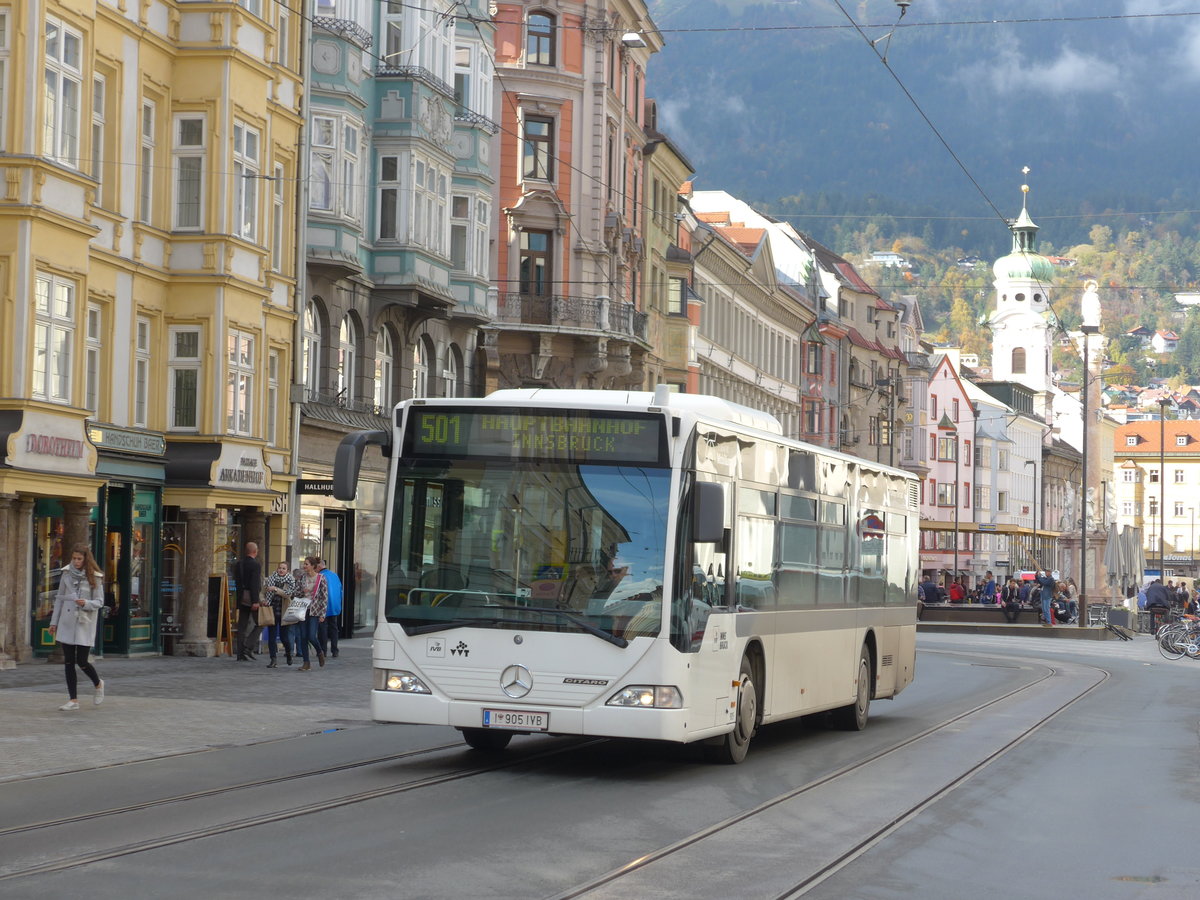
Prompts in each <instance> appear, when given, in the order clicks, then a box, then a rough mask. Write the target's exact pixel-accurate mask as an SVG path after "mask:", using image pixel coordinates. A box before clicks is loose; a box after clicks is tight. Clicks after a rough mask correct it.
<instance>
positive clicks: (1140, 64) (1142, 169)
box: [648, 0, 1200, 251]
mask: <svg viewBox="0 0 1200 900" xmlns="http://www.w3.org/2000/svg"><path fill="white" fill-rule="evenodd" d="M841 5H842V6H843V7H844V8H845V9H846V10H847V11H848V12H849V13H850V15H851V16H853V17H854V19H855V20H856V21H857V22H858V23H860V25H862V33H860V32H859V31H857V30H855V29H854V28H853V27H850V26H849V22H848V21H847V18H846V16H845V15H844V14H843V12H842V11H841V9H839V6H838V3H837V2H836V0H797V2H778V3H770V4H763V3H757V4H756V3H744V2H737V0H729V2H726V3H720V2H715V0H657V2H652V3H651V10H652V14H653V15H654V17H655V22H656V24H657V25H658V26H659V28H660V30H662V31H663V33H664V36H665V37H666V41H667V46H666V49H665V50H664V51H663V52H662V53H660V54H657V55H656V57H655V58H654V59H653V60H652V63H651V69H650V73H649V81H648V83H649V85H650V91H651V93H652V95H653V96H654V97H655V99H656V100H657V101H658V104H659V125H660V128H662V130H664V131H665V132H667V133H668V134H670V135H671V137H672V138H673V139H674V140H675V141H676V142H677V143H678V144H679V145H680V146H681V147H682V148H683V149H684V150H685V152H686V153H687V154H688V156H689V157H690V158H691V159H692V161H693V162H694V163H695V164H696V165H697V167H698V169H699V172H698V178H697V187H698V188H701V189H703V188H724V189H727V190H730V191H732V192H734V193H737V194H739V195H740V196H742V197H744V198H746V199H748V200H752V201H756V202H759V203H762V204H764V205H765V206H766V207H767V208H771V207H772V204H775V203H776V201H778V200H779V198H781V197H786V196H795V197H798V198H799V201H800V202H798V203H797V206H799V207H804V206H815V205H820V204H823V205H824V206H825V207H826V208H828V209H830V210H832V211H833V212H834V213H840V212H847V211H852V212H866V211H868V203H867V201H868V198H873V199H872V201H871V202H872V203H873V204H874V205H873V206H872V207H871V208H875V209H881V210H884V211H886V212H890V213H893V214H909V215H912V214H918V215H920V214H921V212H922V211H924V212H925V214H932V213H933V211H935V210H936V211H937V215H938V216H953V217H962V218H957V219H954V220H953V221H948V220H945V219H938V220H936V221H933V220H931V221H933V229H934V232H935V234H933V235H931V237H933V238H934V239H938V240H939V242H943V243H954V244H961V245H963V246H965V247H968V248H971V247H973V246H979V245H976V244H975V241H974V238H975V237H976V236H978V237H979V239H980V240H983V241H984V243H983V244H982V246H981V249H990V250H992V251H994V250H995V249H996V246H995V234H996V231H995V229H996V225H997V224H999V223H998V221H997V218H998V217H997V213H996V210H994V209H993V208H992V206H991V205H990V204H994V205H995V207H997V208H998V210H999V213H1001V214H1003V215H1005V216H1012V215H1015V214H1016V212H1017V210H1018V209H1019V205H1020V202H1021V195H1020V193H1019V185H1020V184H1021V183H1022V181H1028V183H1029V184H1030V185H1031V186H1032V188H1033V194H1032V197H1031V210H1032V212H1033V214H1034V218H1035V219H1036V220H1037V221H1038V222H1039V224H1042V225H1043V226H1045V225H1046V224H1047V221H1048V220H1049V219H1050V218H1052V217H1053V216H1056V215H1067V216H1070V215H1075V214H1079V213H1085V214H1092V213H1098V212H1101V211H1104V210H1108V209H1113V210H1121V211H1128V212H1150V213H1153V212H1155V211H1158V210H1178V209H1188V210H1191V209H1196V208H1200V202H1198V200H1197V191H1198V188H1200V167H1197V166H1196V165H1195V164H1194V162H1192V160H1191V156H1192V155H1193V151H1192V147H1194V146H1195V145H1196V141H1197V138H1198V137H1200V119H1198V118H1197V117H1196V116H1195V115H1194V114H1193V110H1194V94H1195V91H1196V88H1197V84H1198V83H1200V15H1182V14H1181V13H1187V12H1200V6H1197V5H1196V4H1195V3H1188V2H1184V0H1124V2H1120V0H1007V2H1005V3H1003V4H997V3H996V2H995V0H990V2H983V0H952V2H950V0H941V2H938V0H913V2H912V5H911V7H910V8H909V9H908V12H907V14H906V15H905V16H904V18H903V19H902V20H900V23H899V24H900V27H898V28H896V29H895V31H894V33H893V35H892V37H891V39H890V43H889V42H888V40H887V38H886V37H885V35H887V33H888V32H889V31H890V30H892V27H893V26H894V25H895V24H896V22H897V13H898V8H897V7H896V5H895V3H894V2H892V0H859V2H853V0H841ZM1146 13H1156V14H1158V16H1157V17H1146V16H1145V15H1144V14H1146ZM1137 16H1142V17H1137ZM1097 17H1107V18H1097ZM992 19H1004V20H1008V21H1006V22H1005V23H1002V24H990V20H992ZM1021 19H1027V20H1037V21H1025V22H1017V21H1011V20H1021ZM871 23H874V24H871ZM959 23H973V24H959ZM785 28H787V29H788V30H784V29H785ZM704 29H718V30H704ZM721 29H724V30H721ZM864 34H865V35H866V36H867V37H869V38H871V39H876V38H882V40H879V41H878V44H877V47H878V49H879V50H880V51H881V52H882V51H883V50H884V49H885V46H886V52H887V61H888V66H885V65H884V64H883V63H882V62H881V61H880V59H879V58H878V56H877V55H876V54H875V52H874V51H873V50H872V49H871V48H870V47H869V46H868V44H867V42H866V40H865V39H864V36H863V35H864ZM889 66H890V69H891V72H889V68H888V67H889ZM891 73H894V74H895V77H893V75H892V74H891ZM905 89H907V91H909V92H910V93H911V94H912V96H913V98H914V99H915V101H916V102H917V103H918V104H919V105H920V107H921V108H922V109H923V110H924V112H925V114H926V115H928V117H929V119H930V120H931V121H932V123H933V125H934V126H935V127H936V128H937V130H938V131H939V132H940V133H941V135H942V137H943V138H944V139H945V141H946V143H947V144H949V146H950V148H952V150H953V152H954V154H955V155H956V156H957V157H958V159H959V160H961V161H962V163H963V165H964V166H965V168H966V169H967V171H968V172H969V173H970V176H969V177H968V175H966V174H964V173H963V171H962V169H961V168H960V166H959V165H958V163H956V162H955V160H954V158H953V157H952V156H951V154H950V152H948V151H947V149H946V148H945V147H944V146H943V145H942V143H941V141H940V140H939V138H938V136H937V135H936V134H935V133H934V131H933V129H931V128H930V126H929V125H927V124H926V123H925V121H924V120H923V119H922V116H921V113H920V112H918V110H917V109H916V108H915V107H914V105H913V103H912V102H911V101H910V100H909V99H908V97H906V96H905ZM1024 166H1029V167H1030V169H1031V172H1030V173H1029V174H1028V175H1027V176H1026V175H1023V174H1022V171H1021V170H1022V168H1023V167H1024ZM972 178H973V179H974V180H975V181H977V182H978V184H979V186H980V187H981V188H982V193H983V194H986V198H985V197H984V196H982V195H981V192H980V190H978V189H977V188H976V187H975V185H974V184H973V183H972ZM989 200H990V203H989ZM989 220H990V221H989ZM821 221H824V225H822V224H821ZM831 221H835V220H814V221H812V222H807V223H801V224H802V227H806V230H811V231H813V233H814V234H816V235H817V236H821V235H822V234H828V233H829V232H828V229H829V228H830V227H831ZM1089 224H1091V223H1090V222H1088V223H1078V224H1077V222H1076V220H1067V221H1065V222H1063V223H1061V224H1055V226H1054V227H1053V229H1045V228H1044V233H1045V236H1046V237H1047V238H1050V239H1051V240H1052V241H1053V242H1054V243H1055V244H1056V245H1058V246H1066V245H1069V244H1070V243H1073V242H1076V241H1078V240H1080V239H1082V238H1083V237H1085V236H1086V230H1087V227H1088V226H1089ZM1111 224H1113V226H1114V228H1116V229H1117V230H1120V229H1121V224H1120V222H1119V221H1115V222H1113V223H1111ZM1143 224H1144V223H1143ZM1080 229H1082V231H1081V230H1080ZM911 230H912V231H914V232H916V233H920V227H914V228H912V229H911ZM964 231H965V232H966V234H964V233H963V232H964ZM1050 231H1052V232H1053V233H1046V232H1050ZM985 238H986V239H985Z"/></svg>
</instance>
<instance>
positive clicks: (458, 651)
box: [450, 641, 471, 656]
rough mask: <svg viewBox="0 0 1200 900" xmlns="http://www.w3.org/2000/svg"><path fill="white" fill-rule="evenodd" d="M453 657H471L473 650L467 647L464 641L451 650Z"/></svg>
mask: <svg viewBox="0 0 1200 900" xmlns="http://www.w3.org/2000/svg"><path fill="white" fill-rule="evenodd" d="M450 655H451V656H470V655H471V650H470V648H468V647H467V645H466V643H465V642H464V641H459V642H458V643H457V644H456V645H455V646H453V647H451V648H450Z"/></svg>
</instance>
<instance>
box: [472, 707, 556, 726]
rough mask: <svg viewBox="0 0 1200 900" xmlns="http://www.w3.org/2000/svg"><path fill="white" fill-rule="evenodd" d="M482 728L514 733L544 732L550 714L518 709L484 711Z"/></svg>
mask: <svg viewBox="0 0 1200 900" xmlns="http://www.w3.org/2000/svg"><path fill="white" fill-rule="evenodd" d="M483 727H484V728H511V729H513V730H515V731H545V730H546V729H547V728H549V727H550V713H548V712H528V711H525V710H519V709H485V710H484V711H483Z"/></svg>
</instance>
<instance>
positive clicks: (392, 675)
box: [379, 669, 432, 694]
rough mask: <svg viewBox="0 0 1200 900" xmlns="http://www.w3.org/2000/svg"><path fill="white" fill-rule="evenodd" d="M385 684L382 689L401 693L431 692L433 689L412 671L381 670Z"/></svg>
mask: <svg viewBox="0 0 1200 900" xmlns="http://www.w3.org/2000/svg"><path fill="white" fill-rule="evenodd" d="M379 673H380V675H381V676H382V678H381V679H380V680H381V681H382V682H383V684H382V685H381V686H380V688H379V689H380V690H385V691H398V692H400V693H401V694H430V693H432V691H430V690H429V688H428V687H427V686H426V684H425V682H423V681H422V680H421V679H420V678H418V677H417V676H416V675H414V674H413V673H412V672H389V671H387V670H386V669H380V670H379Z"/></svg>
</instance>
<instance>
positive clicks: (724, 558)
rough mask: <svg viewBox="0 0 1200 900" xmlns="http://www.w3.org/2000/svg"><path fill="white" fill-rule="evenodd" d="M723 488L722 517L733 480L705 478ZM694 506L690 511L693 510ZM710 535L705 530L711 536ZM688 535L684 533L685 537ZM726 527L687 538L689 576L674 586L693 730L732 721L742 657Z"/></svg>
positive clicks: (728, 510)
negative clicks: (681, 610) (715, 534)
mask: <svg viewBox="0 0 1200 900" xmlns="http://www.w3.org/2000/svg"><path fill="white" fill-rule="evenodd" d="M706 481H708V482H713V481H715V482H718V483H719V484H721V486H722V487H723V488H724V492H723V493H724V497H723V503H724V507H725V509H724V517H723V518H724V522H725V524H726V526H728V525H730V524H731V523H732V522H733V518H732V493H733V485H732V481H731V480H729V479H724V478H720V477H717V478H708V479H706ZM693 512H694V511H693ZM711 536H712V535H708V537H711ZM690 537H691V535H686V536H685V540H686V539H687V538H690ZM730 541H731V537H730V529H729V528H728V527H726V528H725V529H724V536H723V538H722V540H720V541H712V540H703V541H691V542H690V543H689V545H688V547H687V549H686V550H685V553H684V556H685V557H690V564H687V565H686V568H687V569H688V572H690V581H685V578H686V577H687V575H686V573H685V574H684V576H683V577H681V578H680V579H679V580H680V582H681V583H680V585H679V588H678V590H679V591H680V593H682V594H685V595H686V597H685V598H683V599H686V601H687V608H686V611H685V616H686V625H685V626H684V630H685V632H686V635H685V637H686V640H685V643H684V645H683V646H681V647H680V649H681V650H684V651H685V652H688V653H690V655H691V658H690V660H689V664H690V666H691V673H690V679H689V680H690V683H691V687H690V693H691V695H692V696H691V697H690V698H689V699H688V700H687V703H688V706H689V707H690V708H691V710H692V713H691V715H690V716H689V727H690V728H691V729H692V730H700V729H705V728H712V727H714V726H717V725H724V724H726V723H732V722H733V714H734V710H733V708H732V707H731V706H730V703H731V701H732V700H733V698H734V697H735V696H736V695H735V694H734V693H733V690H732V685H733V679H734V678H736V677H737V672H738V663H739V662H740V661H741V660H740V658H733V657H734V655H735V654H736V653H738V652H740V651H739V650H738V639H737V629H736V622H735V619H736V616H735V614H734V606H733V601H734V598H733V596H732V588H733V581H732V578H731V576H730V570H729V559H730V555H729V553H728V544H729V543H730Z"/></svg>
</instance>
